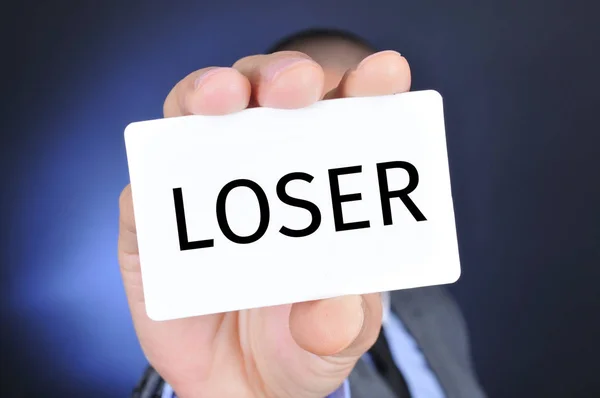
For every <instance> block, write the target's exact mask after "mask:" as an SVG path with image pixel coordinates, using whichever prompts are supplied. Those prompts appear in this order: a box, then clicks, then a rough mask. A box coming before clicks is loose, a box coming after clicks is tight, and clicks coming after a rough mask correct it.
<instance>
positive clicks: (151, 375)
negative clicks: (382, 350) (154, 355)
mask: <svg viewBox="0 0 600 398" xmlns="http://www.w3.org/2000/svg"><path fill="white" fill-rule="evenodd" d="M391 307H392V308H391V309H392V311H393V312H394V313H395V314H396V315H397V316H398V317H399V318H400V319H401V320H402V322H403V324H404V327H405V328H406V329H407V330H408V331H409V332H410V333H411V334H412V336H413V338H414V339H415V341H416V342H417V344H418V345H419V347H420V348H421V351H422V352H423V355H424V356H425V358H426V359H427V361H428V363H429V366H430V368H431V370H432V371H433V372H434V373H435V375H436V376H437V379H438V381H439V383H440V385H441V387H442V389H443V390H444V393H445V394H446V397H447V398H483V397H485V394H484V392H483V389H482V388H481V386H480V385H479V382H478V381H477V377H476V376H475V371H474V368H473V364H472V361H471V354H470V349H469V339H468V335H467V328H466V325H465V322H464V319H463V317H462V315H461V312H460V310H459V309H458V306H457V305H456V303H455V302H454V300H453V299H452V297H450V295H449V294H448V293H447V291H446V290H445V289H444V288H443V287H439V286H436V287H426V288H419V289H409V290H400V291H395V292H392V293H391ZM349 382H350V392H351V395H352V398H394V394H393V393H392V391H391V390H390V389H389V388H388V386H387V384H386V383H385V381H384V380H383V379H382V378H381V376H380V375H379V374H378V373H377V372H376V371H375V370H374V369H373V368H372V367H371V366H369V365H368V364H367V363H366V362H365V361H364V360H362V359H361V360H359V361H358V363H357V364H356V367H355V368H354V370H353V371H352V373H351V374H350V377H349ZM161 384H162V380H161V379H160V376H159V375H158V374H157V373H156V372H155V371H154V370H153V369H152V368H149V369H148V371H147V372H146V374H145V375H144V380H143V381H142V382H140V384H139V385H138V387H137V388H136V393H134V397H137V396H146V395H144V393H143V391H156V389H157V387H158V386H159V385H161ZM147 396H148V397H151V396H152V395H147Z"/></svg>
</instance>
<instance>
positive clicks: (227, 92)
mask: <svg viewBox="0 0 600 398" xmlns="http://www.w3.org/2000/svg"><path fill="white" fill-rule="evenodd" d="M330 80H331V79H329V75H328V76H325V72H324V69H323V68H322V67H321V66H320V65H318V64H317V63H316V62H314V61H313V60H312V59H311V58H309V57H308V56H307V55H305V54H303V53H299V52H292V51H285V52H279V53H275V54H270V55H256V56H250V57H246V58H243V59H241V60H239V61H238V62H236V63H235V64H234V65H233V67H231V68H204V69H200V70H198V71H196V72H193V73H192V74H190V75H188V76H187V77H186V78H184V79H183V80H181V81H180V82H179V83H178V84H177V85H176V86H175V87H174V88H173V89H172V90H171V92H170V93H169V95H168V97H167V99H166V101H165V104H164V116H165V117H173V116H182V115H190V114H202V115H225V114H228V113H233V112H238V111H241V110H243V109H245V108H247V107H255V106H264V107H272V108H301V107H305V106H308V105H310V104H312V103H314V102H315V101H319V100H322V99H324V98H326V99H331V98H339V97H357V96H371V95H385V94H393V93H399V92H403V91H408V89H409V86H410V70H409V67H408V63H407V62H406V60H405V59H404V58H403V57H402V56H400V55H399V54H398V53H396V52H393V51H385V52H381V53H376V54H374V55H371V56H369V57H367V58H366V59H365V60H364V61H363V62H361V63H360V64H359V65H358V66H357V67H355V68H352V69H351V70H348V71H347V72H346V73H345V74H344V75H343V77H342V78H341V81H340V79H339V78H337V79H335V82H334V84H337V86H335V87H334V88H333V89H331V90H330V87H328V85H329V86H331V84H330V83H329V81H330ZM338 83H339V84H338ZM120 210H121V216H120V234H119V262H120V265H121V273H122V276H123V282H124V284H125V289H126V292H127V298H128V302H129V306H130V310H131V315H132V317H133V322H134V326H135V329H136V332H137V335H138V338H139V341H140V344H141V346H142V349H143V351H144V353H145V355H146V357H147V359H148V360H149V362H150V363H151V364H152V365H153V366H154V368H155V369H156V370H157V371H158V372H159V373H160V374H161V375H162V376H163V378H164V379H165V380H166V381H167V382H168V383H169V384H171V386H172V387H173V388H174V389H175V391H176V392H177V394H178V395H179V396H180V397H182V398H197V397H209V398H213V397H219V398H228V397H235V398H255V397H256V398H258V397H261V398H262V397H277V398H286V397H290V398H323V397H325V396H327V395H328V394H330V393H332V392H333V391H335V390H336V389H337V388H338V387H339V386H340V385H341V384H342V383H343V381H344V379H345V378H346V377H347V376H348V375H349V373H350V372H351V371H352V368H353V367H354V365H355V363H356V361H357V360H358V359H359V358H360V356H361V355H362V354H363V353H364V352H366V351H367V350H368V349H369V348H370V347H371V345H372V344H373V343H374V342H375V340H376V338H377V336H378V333H379V330H380V326H381V316H382V313H381V312H382V308H381V300H380V297H379V295H378V294H369V295H363V296H345V297H339V298H334V299H328V300H319V301H313V302H305V303H298V304H294V305H283V306H277V307H268V308H258V309H250V310H244V311H236V312H229V313H223V314H216V315H207V316H201V317H195V318H187V319H178V320H172V321H165V322H154V321H152V320H150V319H149V318H148V316H147V315H146V310H145V305H144V294H143V291H142V278H141V274H140V264H139V256H138V247H137V240H136V229H135V221H134V216H133V207H132V201H131V188H130V186H127V187H126V188H125V189H124V190H123V193H122V194H121V198H120Z"/></svg>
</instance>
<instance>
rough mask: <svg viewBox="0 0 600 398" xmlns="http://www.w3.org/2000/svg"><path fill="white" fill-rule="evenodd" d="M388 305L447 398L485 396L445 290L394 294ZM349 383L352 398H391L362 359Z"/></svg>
mask: <svg viewBox="0 0 600 398" xmlns="http://www.w3.org/2000/svg"><path fill="white" fill-rule="evenodd" d="M391 306H392V311H393V312H394V313H395V314H396V315H397V316H398V317H399V318H400V319H401V320H402V323H403V324H404V327H405V328H406V329H407V330H408V331H409V332H410V333H411V334H412V336H413V338H414V339H415V341H416V342H417V344H418V345H419V347H420V348H421V351H422V352H423V355H424V356H425V358H426V359H427V361H428V363H429V366H430V368H431V370H432V371H433V372H434V373H435V375H436V376H437V379H438V381H439V383H440V385H441V387H442V389H443V390H444V393H445V394H446V397H447V398H482V397H485V393H484V392H483V389H482V388H481V386H480V385H479V382H478V381H477V377H476V376H475V371H474V368H473V363H472V361H471V354H470V349H469V339H468V335H467V328H466V325H465V322H464V319H463V317H462V314H461V312H460V310H459V309H458V306H457V305H456V303H455V302H454V300H453V299H452V297H450V295H449V294H448V292H447V291H446V289H445V288H443V287H439V286H435V287H426V288H419V289H409V290H399V291H395V292H392V294H391ZM349 382H350V392H351V395H352V398H394V395H393V393H392V391H391V390H390V389H389V388H388V387H387V384H386V383H385V382H384V380H383V379H382V378H381V376H379V374H378V373H377V372H376V371H375V370H374V369H373V368H372V367H371V366H369V365H368V364H367V363H366V362H365V361H364V360H362V359H361V360H359V361H358V363H357V364H356V367H355V368H354V370H353V371H352V373H351V374H350V378H349Z"/></svg>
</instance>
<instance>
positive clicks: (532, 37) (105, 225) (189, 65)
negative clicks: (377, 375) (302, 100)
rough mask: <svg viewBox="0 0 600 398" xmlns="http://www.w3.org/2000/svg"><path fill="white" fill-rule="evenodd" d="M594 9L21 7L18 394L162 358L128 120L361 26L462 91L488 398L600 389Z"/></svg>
mask: <svg viewBox="0 0 600 398" xmlns="http://www.w3.org/2000/svg"><path fill="white" fill-rule="evenodd" d="M598 11H599V6H598V3H597V2H594V1H587V2H584V1H569V0H545V1H542V0H524V1H519V2H516V1H510V2H509V1H500V0H497V1H493V0H479V1H475V0H453V1H442V0H420V1H410V0H377V1H375V0H370V1H366V0H363V1H357V0H352V1H327V0H318V1H317V0H314V1H313V0H305V1H266V0H264V1H237V2H232V1H219V2H216V1H213V2H206V1H201V0H197V1H194V2H191V1H188V2H182V1H180V2H166V1H160V2H159V1H157V2H151V1H127V2H124V1H123V2H117V1H112V2H111V1H22V2H13V4H11V5H10V6H7V5H6V4H3V11H1V12H0V18H1V21H2V23H1V27H0V29H2V34H1V35H0V37H1V40H2V52H1V54H2V55H3V56H2V58H1V62H0V63H1V64H2V65H1V68H2V71H3V73H2V77H3V79H2V87H3V90H2V94H3V95H2V97H3V98H2V103H3V105H2V107H1V111H2V115H3V116H2V130H1V142H0V167H1V169H0V170H1V171H2V173H1V177H2V188H1V193H2V194H1V203H0V232H1V236H0V238H1V240H0V245H1V250H0V261H1V262H0V276H1V279H0V282H1V284H2V286H1V287H2V296H3V297H2V298H1V301H0V302H1V307H0V308H1V309H2V314H1V327H0V332H1V335H0V344H1V351H0V361H1V362H0V365H1V377H2V383H1V390H2V392H1V393H0V396H1V397H11V398H12V397H43V398H47V397H48V398H52V397H74V398H78V397H91V398H101V397H125V396H128V394H129V392H130V391H131V389H132V387H133V386H134V384H135V383H136V381H137V380H138V378H139V376H140V375H141V372H142V371H143V368H144V366H145V365H146V363H145V359H144V357H143V355H142V353H141V351H140V348H139V346H138V343H137V340H136V337H135V334H134V330H133V328H132V325H131V320H130V317H129V312H128V308H127V305H126V300H125V295H124V292H123V288H122V284H121V280H120V276H119V271H118V265H117V259H116V239H117V217H118V208H117V198H118V195H119V193H120V191H121V189H122V188H123V187H124V186H125V185H126V184H127V182H128V174H127V164H126V157H125V151H124V144H123V129H124V128H125V126H126V125H127V124H128V123H130V122H133V121H138V120H145V119H152V118H158V117H161V112H162V102H163V100H164V98H165V96H166V95H167V93H168V91H169V90H170V88H171V87H172V86H173V85H174V84H175V83H176V82H177V81H178V80H179V79H180V78H182V77H183V76H185V75H186V74H187V73H189V72H191V71H193V70H195V69H198V68H201V67H204V66H209V65H230V64H232V63H233V62H234V61H235V60H236V59H237V58H239V57H242V56H244V55H248V54H253V53H260V52H262V51H264V50H265V49H266V48H267V47H268V46H270V45H271V44H272V43H273V42H274V41H276V40H278V39H280V38H281V37H282V36H285V35H288V34H291V33H294V32H295V31H297V30H301V29H305V28H309V27H334V28H342V29H348V30H351V31H353V32H354V33H356V34H359V35H362V36H363V37H365V38H366V39H368V40H370V41H372V42H373V43H374V44H375V45H377V46H379V47H381V48H385V49H395V50H398V51H400V52H401V53H402V54H403V55H405V56H406V57H407V59H408V60H409V62H410V64H411V67H412V72H413V81H414V85H413V88H414V89H429V88H432V89H436V90H438V91H440V92H441V93H442V95H443V96H444V97H445V103H446V117H447V129H448V144H449V153H450V161H451V173H452V179H453V191H454V196H455V206H456V216H457V223H458V230H459V235H460V246H461V257H462V261H463V274H462V275H463V276H462V278H461V280H460V281H459V282H458V283H457V284H455V285H453V286H452V287H451V290H452V292H453V293H454V294H455V295H456V297H457V299H458V301H459V302H460V304H461V306H462V309H463V311H464V313H465V316H466V318H467V321H468V323H469V327H470V332H471V341H472V349H473V355H474V359H475V363H476V366H477V371H478V373H479V375H480V378H481V380H482V383H483V385H484V387H485V388H486V389H487V391H488V392H489V394H490V396H491V397H598V396H600V377H598V373H599V372H600V365H599V363H600V362H599V358H600V341H599V339H600V319H599V316H600V313H599V312H600V294H599V289H598V278H599V276H600V271H599V270H598V266H599V265H600V242H599V240H600V207H599V205H600V183H599V176H600V173H599V171H600V166H599V164H598V158H599V155H600V149H599V145H600V129H599V128H598V117H597V115H598V107H599V105H600V100H599V99H598V97H599V95H600V94H599V93H600V91H599V89H600V84H599V72H600V68H599V65H600V62H599V61H600V55H599V52H598V50H599V49H600V24H598V21H597V18H598Z"/></svg>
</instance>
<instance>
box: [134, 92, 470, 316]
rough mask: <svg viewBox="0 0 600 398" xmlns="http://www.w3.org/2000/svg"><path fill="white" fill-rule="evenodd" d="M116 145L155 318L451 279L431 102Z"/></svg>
mask: <svg viewBox="0 0 600 398" xmlns="http://www.w3.org/2000/svg"><path fill="white" fill-rule="evenodd" d="M125 141H126V147H127V157H128V162H129V171H130V177H131V186H132V192H133V205H134V212H135V219H136V226H137V234H138V245H139V251H140V262H141V267H142V279H143V285H144V294H145V299H146V310H147V312H148V315H149V317H150V318H152V319H154V320H168V319H175V318H182V317H189V316H195V315H204V314H211V313H218V312H224V311H233V310H240V309H247V308H255V307H263V306H271V305H279V304H287V303H293V302H300V301H308V300H314V299H322V298H328V297H335V296H340V295H348V294H364V293H372V292H380V291H390V290H397V289H406V288H415V287H421V286H428V285H437V284H446V283H452V282H455V281H456V280H457V279H458V277H459V275H460V262H459V253H458V244H457V238H456V228H455V222H454V209H453V204H452V195H451V189H450V175H449V170H448V156H447V151H446V136H445V129H444V115H443V105H442V98H441V96H440V95H439V94H438V93H437V92H435V91H420V92H412V93H406V94H399V95H392V96H383V97H371V98H350V99H340V100H329V101H322V102H318V103H317V104H315V105H313V106H310V107H308V108H304V109H298V110H278V109H267V108H255V109H249V110H245V111H242V112H239V113H236V114H233V115H228V116H186V117H179V118H169V119H161V120H153V121H145V122H138V123H132V124H130V125H129V126H128V127H127V129H126V130H125ZM336 214H337V216H336Z"/></svg>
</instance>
